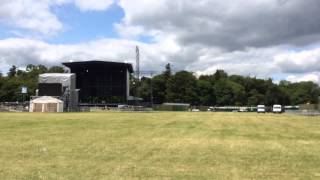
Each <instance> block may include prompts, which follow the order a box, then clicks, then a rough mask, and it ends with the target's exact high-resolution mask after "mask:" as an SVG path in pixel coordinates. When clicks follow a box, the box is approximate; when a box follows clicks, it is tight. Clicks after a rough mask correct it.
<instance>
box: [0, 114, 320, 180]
mask: <svg viewBox="0 0 320 180" xmlns="http://www.w3.org/2000/svg"><path fill="white" fill-rule="evenodd" d="M0 179H77V180H78V179H90V180H91V179H290V180H291V179H303V180H306V179H320V118H319V117H303V116H293V115H273V114H261V115H258V114H255V113H243V114H242V113H173V112H170V113H169V112H163V113H118V112H108V113H64V114H31V113H30V114H29V113H21V114H18V113H16V114H15V113H0Z"/></svg>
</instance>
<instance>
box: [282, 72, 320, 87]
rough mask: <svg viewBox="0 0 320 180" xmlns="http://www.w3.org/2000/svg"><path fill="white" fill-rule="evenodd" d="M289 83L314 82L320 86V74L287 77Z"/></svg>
mask: <svg viewBox="0 0 320 180" xmlns="http://www.w3.org/2000/svg"><path fill="white" fill-rule="evenodd" d="M286 80H288V81H291V82H302V81H312V82H315V83H318V84H320V73H308V74H303V75H290V76H288V77H287V79H286Z"/></svg>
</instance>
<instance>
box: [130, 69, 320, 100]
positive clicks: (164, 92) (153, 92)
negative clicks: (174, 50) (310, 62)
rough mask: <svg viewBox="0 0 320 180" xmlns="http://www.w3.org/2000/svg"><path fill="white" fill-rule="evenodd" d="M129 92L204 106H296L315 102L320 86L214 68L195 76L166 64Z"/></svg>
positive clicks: (319, 93) (150, 98) (148, 98)
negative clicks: (208, 73)
mask: <svg viewBox="0 0 320 180" xmlns="http://www.w3.org/2000/svg"><path fill="white" fill-rule="evenodd" d="M134 88H135V89H136V90H135V91H133V94H136V95H137V96H138V97H141V98H143V99H144V100H145V101H147V102H151V101H152V102H153V103H154V104H161V103H164V102H173V103H190V104H192V105H205V106H229V105H236V106H256V105H258V104H264V105H268V106H271V105H273V104H282V105H299V104H306V103H310V104H317V103H319V96H320V88H319V85H318V84H316V83H314V82H297V83H292V82H289V81H281V82H280V83H279V84H276V83H274V82H273V81H272V79H270V78H269V79H258V78H255V77H244V76H239V75H228V74H227V73H226V72H225V71H223V70H217V71H216V72H215V73H214V74H211V75H201V76H200V77H196V76H195V75H194V74H193V73H192V72H188V71H180V72H177V73H175V74H173V73H172V71H171V68H170V64H167V65H166V67H165V70H164V71H163V73H162V74H159V75H156V76H154V77H152V78H151V77H143V78H141V81H139V82H136V83H135V84H134Z"/></svg>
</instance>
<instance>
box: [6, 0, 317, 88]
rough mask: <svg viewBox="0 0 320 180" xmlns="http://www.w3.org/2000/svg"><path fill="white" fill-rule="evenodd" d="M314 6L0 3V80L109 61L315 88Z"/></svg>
mask: <svg viewBox="0 0 320 180" xmlns="http://www.w3.org/2000/svg"><path fill="white" fill-rule="evenodd" d="M319 12H320V1H319V0H256V1H252V0H223V1H221V0H197V1H194V0H174V1H172V0H134V1H133V0H90V1H88V0H14V1H12V0H0V72H2V73H6V72H7V70H8V69H9V68H10V67H11V66H12V65H16V66H18V67H19V68H24V67H25V66H26V65H27V64H44V65H47V66H53V65H61V62H68V61H85V60H94V59H100V60H109V61H117V62H128V63H132V64H133V65H134V63H135V46H139V48H140V53H141V57H140V59H141V62H140V65H141V67H140V69H142V70H143V71H162V70H163V69H164V66H165V64H167V63H171V65H172V68H173V69H174V70H175V71H178V70H188V71H192V72H194V73H195V74H196V75H201V74H212V73H214V72H215V71H216V70H217V69H223V70H225V71H227V72H228V73H229V74H238V75H244V76H255V77H258V78H269V77H271V78H273V79H274V81H275V82H277V81H280V80H290V81H293V82H297V81H314V82H316V83H320V16H319Z"/></svg>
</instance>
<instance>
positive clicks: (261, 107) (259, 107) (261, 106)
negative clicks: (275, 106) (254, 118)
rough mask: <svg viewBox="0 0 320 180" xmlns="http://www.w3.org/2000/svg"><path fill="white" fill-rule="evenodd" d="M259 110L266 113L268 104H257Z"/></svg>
mask: <svg viewBox="0 0 320 180" xmlns="http://www.w3.org/2000/svg"><path fill="white" fill-rule="evenodd" d="M257 112H258V113H265V112H266V106H265V105H258V106H257Z"/></svg>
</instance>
